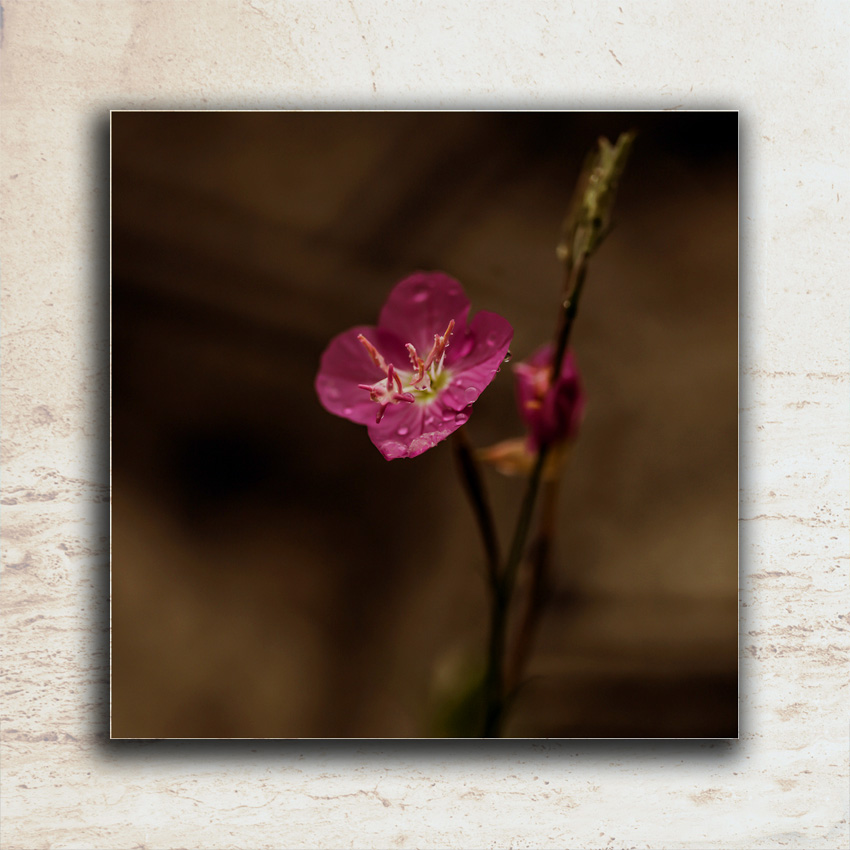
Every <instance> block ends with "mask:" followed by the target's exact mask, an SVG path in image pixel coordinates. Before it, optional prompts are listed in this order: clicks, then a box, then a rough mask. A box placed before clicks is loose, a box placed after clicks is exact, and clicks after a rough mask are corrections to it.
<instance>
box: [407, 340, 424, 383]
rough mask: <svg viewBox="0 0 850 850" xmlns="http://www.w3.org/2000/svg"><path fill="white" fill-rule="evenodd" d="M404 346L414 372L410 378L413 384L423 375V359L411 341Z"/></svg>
mask: <svg viewBox="0 0 850 850" xmlns="http://www.w3.org/2000/svg"><path fill="white" fill-rule="evenodd" d="M404 347H405V348H406V349H407V353H408V354H409V355H410V365H411V366H413V369H414V372H415V373H416V374H414V375H412V376H411V378H410V383H411V384H414V385H415V384H418V383H419V382H420V381H421V380H422V379H423V378H424V377H425V361H424V360H423V359H422V358H421V357H420V356H419V354H418V353H417V351H416V349H415V348H414V347H413V345H412V344H411V343H409V342H408V343H407V345H405V346H404Z"/></svg>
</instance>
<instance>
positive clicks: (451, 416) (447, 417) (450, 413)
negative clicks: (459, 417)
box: [443, 408, 455, 422]
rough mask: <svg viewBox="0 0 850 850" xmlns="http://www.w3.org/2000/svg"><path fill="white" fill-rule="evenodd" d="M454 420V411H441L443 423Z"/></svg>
mask: <svg viewBox="0 0 850 850" xmlns="http://www.w3.org/2000/svg"><path fill="white" fill-rule="evenodd" d="M454 418H455V411H454V410H449V409H448V408H446V409H445V410H444V411H443V422H449V421H450V420H452V419H454Z"/></svg>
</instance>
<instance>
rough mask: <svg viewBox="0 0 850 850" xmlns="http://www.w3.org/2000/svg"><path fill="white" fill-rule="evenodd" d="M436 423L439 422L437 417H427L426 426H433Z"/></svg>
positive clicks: (430, 415)
mask: <svg viewBox="0 0 850 850" xmlns="http://www.w3.org/2000/svg"><path fill="white" fill-rule="evenodd" d="M436 421H437V417H436V416H434V415H433V414H429V415H428V416H426V417H425V424H426V425H433V424H434V423H435V422H436Z"/></svg>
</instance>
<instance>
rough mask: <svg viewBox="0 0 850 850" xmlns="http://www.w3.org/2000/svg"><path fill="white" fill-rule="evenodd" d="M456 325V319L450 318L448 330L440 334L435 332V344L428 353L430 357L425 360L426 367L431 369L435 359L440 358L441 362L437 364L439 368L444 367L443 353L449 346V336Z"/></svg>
mask: <svg viewBox="0 0 850 850" xmlns="http://www.w3.org/2000/svg"><path fill="white" fill-rule="evenodd" d="M454 327H455V320H454V319H449V325H448V327H447V328H446V332H445V333H444V334H443V335H442V336H440V335H439V334H434V346H433V348H432V349H431V351H430V352H429V353H428V358H427V360H426V361H425V368H426V369H430V368H431V365H432V364H433V363H434V361H435V360H437V359H438V358H439V361H440V362H439V363H438V364H437V369H438V370H439V369H442V368H443V355H444V354H445V352H446V349H447V348H448V347H449V337H450V336H451V335H452V331H453V330H454Z"/></svg>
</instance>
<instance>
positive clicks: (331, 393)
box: [328, 387, 339, 398]
mask: <svg viewBox="0 0 850 850" xmlns="http://www.w3.org/2000/svg"><path fill="white" fill-rule="evenodd" d="M328 398H339V390H338V389H337V388H336V387H328Z"/></svg>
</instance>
